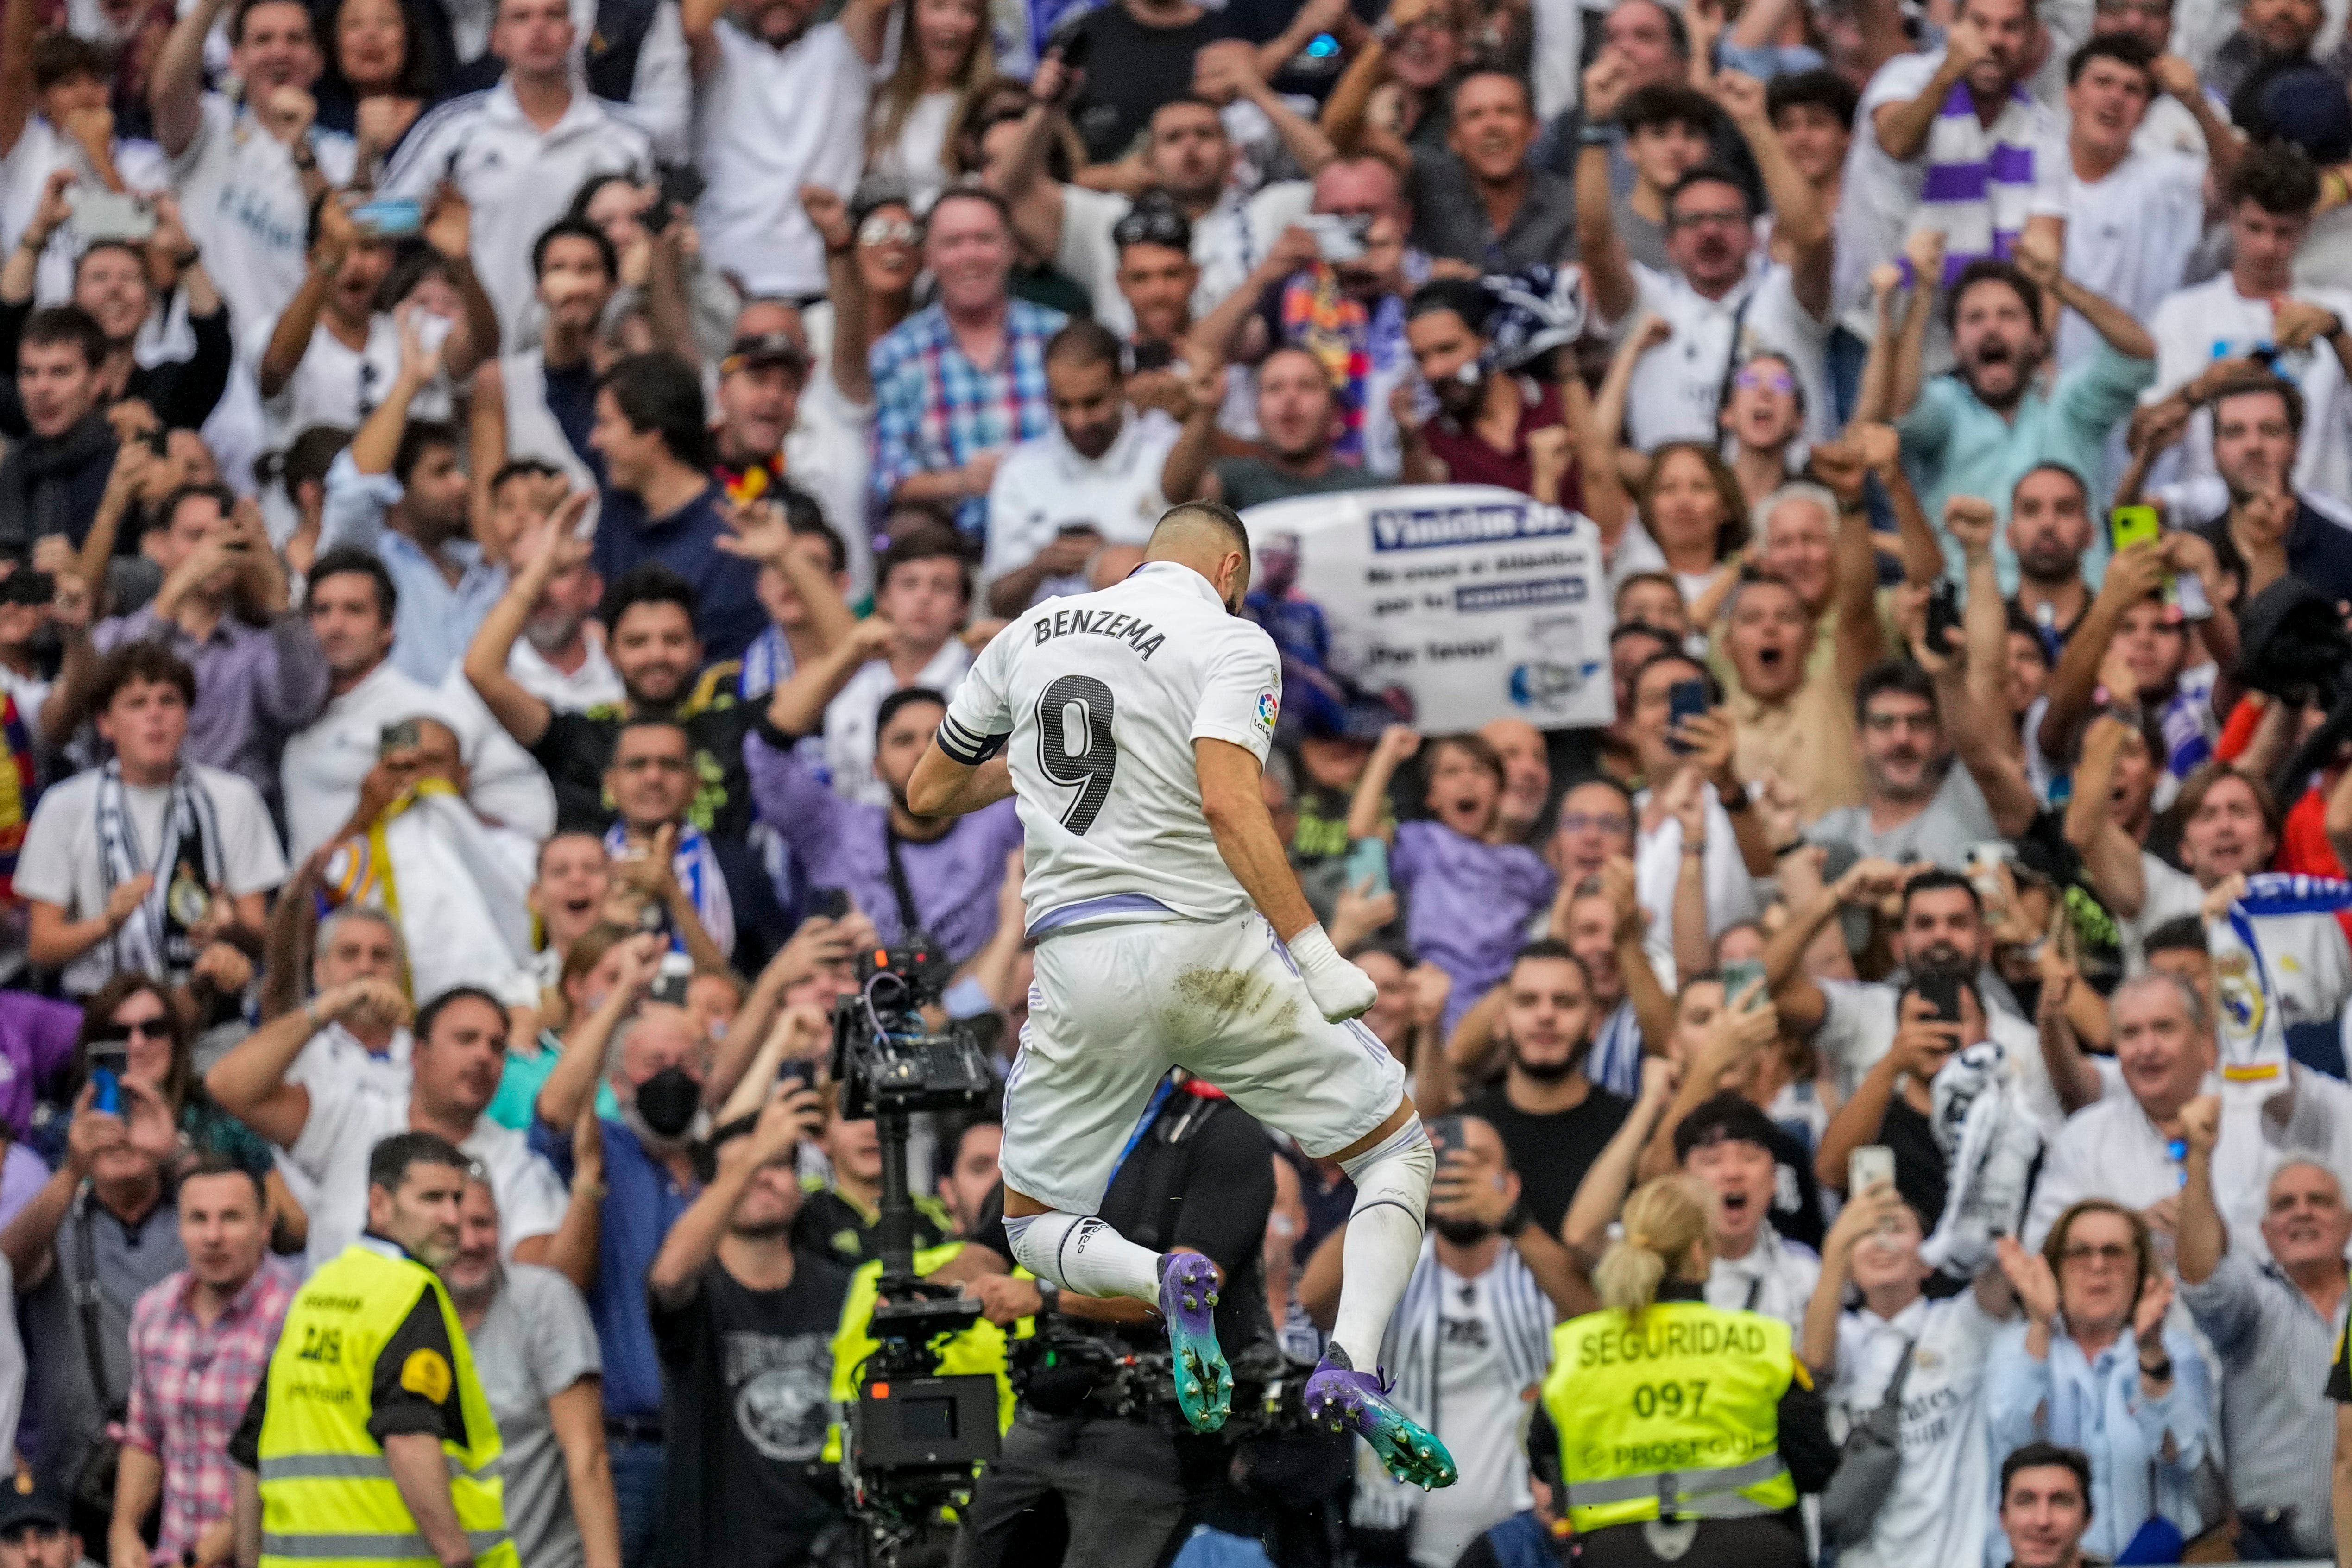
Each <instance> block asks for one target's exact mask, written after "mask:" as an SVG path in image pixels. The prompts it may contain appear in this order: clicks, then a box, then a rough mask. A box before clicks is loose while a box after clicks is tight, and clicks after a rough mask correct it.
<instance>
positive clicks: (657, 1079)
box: [636, 1067, 702, 1138]
mask: <svg viewBox="0 0 2352 1568" xmlns="http://www.w3.org/2000/svg"><path fill="white" fill-rule="evenodd" d="M636 1108H637V1114H638V1115H639V1116H640V1117H642V1118H644V1120H645V1124H646V1126H647V1127H649V1128H651V1129H652V1130H653V1132H654V1133H655V1134H656V1135H657V1136H660V1137H663V1138H677V1137H679V1136H681V1135H682V1134H685V1133H686V1131H687V1130H688V1128H690V1127H692V1126H693V1125H694V1113H696V1112H697V1111H698V1110H700V1109H701V1108H702V1085H701V1084H699V1083H698V1082H695V1081H694V1079H693V1077H692V1076H691V1075H690V1074H689V1073H688V1071H686V1069H684V1068H682V1067H665V1068H663V1069H662V1070H661V1071H659V1072H656V1073H655V1074H654V1075H653V1076H652V1077H651V1078H648V1079H646V1081H645V1082H643V1083H640V1084H638V1085H637V1102H636Z"/></svg>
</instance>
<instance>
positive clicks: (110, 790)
mask: <svg viewBox="0 0 2352 1568" xmlns="http://www.w3.org/2000/svg"><path fill="white" fill-rule="evenodd" d="M171 789H172V795H171V800H169V801H168V802H167V803H166V805H165V806H164V808H163V833H162V835H161V838H160V841H159V842H158V843H157V844H156V846H155V854H154V858H153V859H152V860H151V859H149V858H148V857H147V856H146V855H145V854H144V853H143V852H142V851H141V849H140V845H139V827H138V824H137V823H135V822H133V821H131V811H130V809H129V804H128V802H127V800H125V798H124V790H123V783H122V764H121V761H120V760H110V761H109V762H108V763H107V765H106V767H105V768H104V769H102V770H101V771H100V774H99V779H98V844H99V873H100V880H101V882H102V883H103V885H104V890H105V893H106V895H107V896H108V897H111V896H112V895H113V893H114V890H115V889H116V888H118V887H120V886H121V885H122V884H123V883H127V882H130V881H131V880H132V879H133V878H135V877H137V876H138V875H139V874H140V873H142V872H152V873H153V874H154V878H155V883H154V885H153V886H152V887H150V888H149V889H148V890H147V896H146V898H145V899H144V900H143V901H142V903H141V904H140V905H139V907H138V908H137V909H136V910H134V911H133V912H132V913H131V918H130V919H128V920H126V921H124V922H123V923H122V927H121V930H119V931H117V932H116V933H115V934H114V939H113V940H114V967H116V968H117V969H119V970H136V971H137V972H138V973H140V974H142V975H149V976H152V977H154V978H156V979H159V980H164V981H173V982H176V981H178V980H182V979H184V978H185V977H187V973H188V971H189V969H190V968H191V967H194V964H195V961H196V944H195V939H194V937H193V936H191V935H190V933H191V932H192V931H193V930H194V928H195V927H196V926H197V925H200V924H202V922H203V921H204V918H205V914H206V912H208V911H209V910H210V909H211V908H212V902H213V889H214V888H215V887H218V886H220V885H221V883H222V881H223V878H224V873H223V872H222V870H221V842H220V823H219V821H218V819H217V818H215V815H214V813H213V801H212V797H211V796H210V795H207V794H206V793H205V788H204V786H203V784H201V783H200V782H198V781H197V779H196V776H195V772H194V769H193V768H189V767H188V765H187V764H186V763H182V764H181V765H180V768H179V771H178V772H176V773H174V774H173V776H172V786H171Z"/></svg>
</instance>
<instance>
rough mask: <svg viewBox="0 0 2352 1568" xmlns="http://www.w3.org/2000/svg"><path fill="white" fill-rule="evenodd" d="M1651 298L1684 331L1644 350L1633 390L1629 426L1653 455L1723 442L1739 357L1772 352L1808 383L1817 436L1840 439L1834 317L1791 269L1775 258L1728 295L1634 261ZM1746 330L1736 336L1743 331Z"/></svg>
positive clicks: (1808, 423)
mask: <svg viewBox="0 0 2352 1568" xmlns="http://www.w3.org/2000/svg"><path fill="white" fill-rule="evenodd" d="M1633 278H1634V281H1635V282H1636V283H1637V284H1639V285H1640V287H1641V304H1640V306H1639V307H1638V308H1637V309H1636V310H1635V311H1634V312H1633V313H1632V314H1633V317H1634V318H1635V319H1638V317H1639V315H1640V312H1641V311H1649V312H1652V313H1654V314H1655V315H1657V316H1659V317H1661V318H1663V319H1664V321H1665V322H1666V324H1667V325H1668V326H1670V327H1672V328H1673V329H1674V336H1673V337H1671V338H1669V339H1667V340H1665V341H1664V343H1661V344H1660V345H1659V346H1658V347H1656V348H1654V349H1653V350H1650V351H1649V352H1648V353H1646V354H1644V355H1643V356H1642V362H1641V363H1640V364H1639V365H1637V366H1636V367H1635V368H1634V371H1633V386H1632V388H1631V389H1630V390H1629V392H1627V394H1626V403H1625V428H1626V430H1627V432H1628V433H1629V434H1631V435H1632V437H1633V445H1634V446H1635V447H1636V448H1638V449H1639V450H1641V451H1643V452H1648V451H1650V450H1652V449H1654V447H1656V446H1657V445H1658V444H1660V443H1662V442H1667V441H1704V442H1707V443H1709V444H1712V443H1713V442H1715V440H1716V439H1717V435H1718V434H1719V427H1718V426H1717V423H1716V413H1717V409H1718V408H1719V407H1720V406H1721V402H1722V397H1723V388H1724V383H1725V382H1727V380H1728V379H1729V374H1728V372H1729V371H1730V370H1731V369H1732V367H1734V366H1735V365H1736V364H1738V361H1742V360H1745V359H1747V358H1748V356H1749V355H1751V354H1756V353H1760V352H1762V351H1764V350H1773V351H1776V352H1779V353H1782V354H1786V355H1787V356H1788V357H1789V361H1790V363H1791V364H1792V365H1794V366H1795V367H1796V371H1797V381H1798V382H1799V384H1800V385H1801V387H1802V388H1803V389H1804V394H1805V428H1806V432H1807V434H1808V436H1809V438H1810V439H1811V440H1814V441H1826V440H1828V439H1829V436H1830V428H1831V427H1830V418H1829V409H1830V399H1829V384H1828V382H1827V381H1826V379H1825V378H1824V375H1823V366H1824V362H1825V361H1823V359H1822V355H1823V353H1824V351H1825V350H1826V346H1827V344H1828V342H1829V336H1830V323H1828V322H1826V321H1821V320H1816V319H1814V318H1813V317H1812V316H1811V314H1809V313H1808V312H1807V311H1806V309H1805V308H1804V307H1803V306H1802V305H1800V304H1799V303H1797V290H1796V284H1795V281H1794V279H1793V278H1792V277H1791V276H1790V272H1789V268H1788V267H1787V266H1786V265H1785V264H1784V263H1781V262H1777V261H1776V262H1773V263H1771V264H1769V266H1767V267H1764V268H1763V270H1762V271H1760V272H1756V273H1751V274H1749V276H1748V278H1747V279H1746V280H1745V281H1743V282H1742V283H1740V284H1739V286H1738V287H1736V288H1734V289H1732V290H1731V292H1730V293H1728V294H1726V295H1725V296H1724V297H1723V298H1720V299H1709V298H1706V296H1705V295H1703V294H1701V293H1700V292H1699V291H1698V290H1697V289H1696V288H1693V287H1691V286H1690V284H1689V282H1688V281H1687V280H1686V279H1685V278H1684V277H1683V276H1682V274H1680V273H1678V272H1675V273H1667V272H1658V271H1655V270H1654V269H1653V268H1651V267H1644V266H1643V265H1642V264H1641V263H1640V262H1638V261H1637V262H1635V263H1634V264H1633ZM1735 331H1736V332H1737V339H1736V340H1735V337H1734V333H1735Z"/></svg>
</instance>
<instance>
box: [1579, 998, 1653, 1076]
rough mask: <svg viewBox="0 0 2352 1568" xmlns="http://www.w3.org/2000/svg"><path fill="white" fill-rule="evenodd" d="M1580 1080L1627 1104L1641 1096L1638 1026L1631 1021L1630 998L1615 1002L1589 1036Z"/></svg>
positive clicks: (1640, 1033) (1640, 1040) (1640, 1028)
mask: <svg viewBox="0 0 2352 1568" xmlns="http://www.w3.org/2000/svg"><path fill="white" fill-rule="evenodd" d="M1584 1079H1585V1082H1588V1083H1590V1084H1591V1085H1592V1086H1593V1087H1594V1088H1596V1089H1606V1090H1607V1091H1609V1092H1611V1093H1612V1094H1616V1095H1620V1096H1622V1098H1624V1099H1627V1100H1632V1099H1634V1098H1636V1097H1637V1096H1639V1095H1640V1093H1641V1092H1642V1026H1641V1023H1640V1021H1639V1020H1637V1019H1635V1018H1634V1017H1633V1001H1632V999H1631V998H1628V999H1626V1000H1624V1001H1622V1002H1619V1003H1618V1004H1617V1010H1616V1011H1614V1012H1612V1013H1611V1014H1610V1015H1609V1016H1608V1017H1607V1018H1605V1019H1601V1027H1600V1028H1599V1029H1598V1030H1595V1031H1594V1032H1593V1036H1592V1045H1591V1049H1590V1050H1588V1051H1586V1052H1585V1053H1584Z"/></svg>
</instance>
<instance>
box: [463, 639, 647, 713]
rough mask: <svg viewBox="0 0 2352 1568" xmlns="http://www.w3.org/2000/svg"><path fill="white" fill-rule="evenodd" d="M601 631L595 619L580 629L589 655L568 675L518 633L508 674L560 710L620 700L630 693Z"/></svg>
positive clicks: (579, 710) (584, 708)
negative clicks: (606, 649) (615, 668)
mask: <svg viewBox="0 0 2352 1568" xmlns="http://www.w3.org/2000/svg"><path fill="white" fill-rule="evenodd" d="M601 631H602V629H601V628H599V627H597V626H596V625H595V624H594V623H593V622H591V623H590V624H589V625H587V626H585V627H583V628H582V629H581V632H582V635H581V641H582V642H583V643H585V644H586V645H587V649H588V656H587V657H586V658H584V659H583V660H581V661H580V667H579V668H578V669H576V670H574V671H572V673H571V674H568V675H567V674H564V673H563V672H562V670H559V669H557V668H556V667H555V666H554V665H553V664H550V663H549V662H548V659H547V655H546V654H544V653H541V652H540V651H539V650H538V649H537V648H535V647H533V646H531V641H530V638H528V637H518V638H516V639H515V645H514V652H513V653H509V655H507V674H509V675H512V676H513V677H514V678H515V680H516V682H517V684H519V685H520V686H521V687H522V689H523V690H525V691H527V692H529V693H530V695H533V696H535V697H537V698H538V699H539V700H540V701H541V702H543V703H545V704H546V705H547V706H550V707H551V708H553V709H554V710H555V711H556V712H558V713H586V712H587V711H588V710H589V709H590V708H592V707H596V706H600V705H602V704H604V703H618V702H620V701H622V700H623V699H624V698H625V697H626V696H627V695H629V694H628V693H627V692H626V691H625V689H623V687H622V685H621V677H620V675H619V674H618V673H617V672H616V671H614V668H613V661H612V660H611V659H610V658H609V657H607V656H606V654H605V653H604V637H603V635H602V634H601ZM456 674H457V676H458V678H459V679H461V680H462V679H463V678H464V675H465V672H464V671H462V670H460V671H457V672H456Z"/></svg>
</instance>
